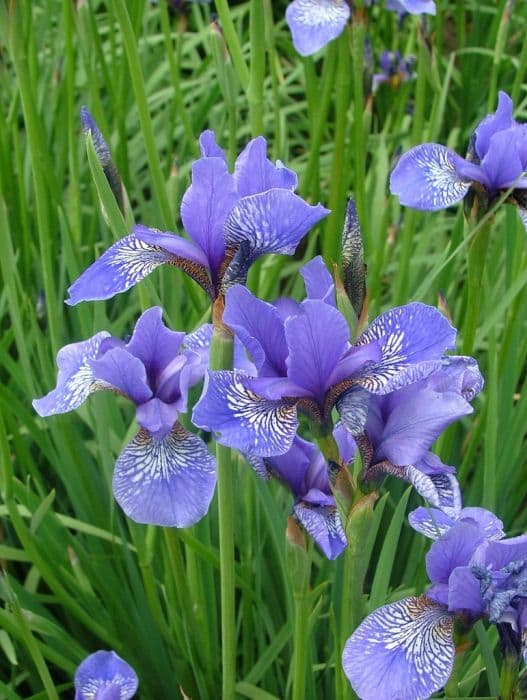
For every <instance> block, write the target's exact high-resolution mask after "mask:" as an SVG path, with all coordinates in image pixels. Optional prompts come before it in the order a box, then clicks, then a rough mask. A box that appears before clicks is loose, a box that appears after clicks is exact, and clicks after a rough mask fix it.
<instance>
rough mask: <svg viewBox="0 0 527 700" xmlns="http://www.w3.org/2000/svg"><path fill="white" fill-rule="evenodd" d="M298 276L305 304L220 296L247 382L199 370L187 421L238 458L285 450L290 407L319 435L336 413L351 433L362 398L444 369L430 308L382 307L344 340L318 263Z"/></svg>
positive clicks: (447, 338) (449, 340) (293, 416)
mask: <svg viewBox="0 0 527 700" xmlns="http://www.w3.org/2000/svg"><path fill="white" fill-rule="evenodd" d="M301 273H302V275H303V277H304V280H305V284H306V288H307V297H308V298H307V299H306V300H305V301H303V302H302V303H300V304H296V303H295V302H291V301H290V302H289V303H288V304H285V305H284V304H280V305H278V306H275V305H273V304H269V303H267V302H265V301H261V300H260V299H257V298H256V297H254V296H253V295H252V294H251V293H250V292H249V291H248V290H247V289H246V288H245V287H242V286H240V285H236V286H234V287H232V288H231V289H229V290H228V292H227V295H226V305H225V311H224V316H223V318H224V321H225V323H226V324H228V325H229V326H230V327H231V328H232V330H233V331H234V333H235V334H236V335H237V336H238V337H239V339H240V340H241V342H242V343H243V344H244V345H245V347H246V349H247V350H248V352H249V354H250V356H251V358H252V361H253V363H254V365H255V367H256V371H257V376H251V375H249V374H246V373H242V372H233V371H217V372H209V373H208V375H207V377H206V379H205V387H204V392H203V395H202V397H201V399H200V401H199V402H198V403H197V404H196V406H195V408H194V413H193V422H194V424H195V425H197V426H199V427H201V428H205V429H207V430H211V431H213V432H214V433H215V434H216V439H217V440H218V442H220V443H221V444H224V445H227V446H230V447H234V448H237V449H239V450H240V451H241V452H243V453H244V454H252V455H257V456H260V457H272V456H275V455H279V454H284V453H286V452H287V451H288V450H289V449H290V448H291V445H292V443H293V439H294V437H295V435H296V432H297V428H298V413H299V411H301V412H303V413H304V414H306V415H308V416H309V417H310V418H311V419H312V420H314V421H315V422H316V423H319V424H320V425H322V426H323V429H325V428H328V429H330V428H331V412H332V410H333V407H336V409H337V411H338V412H339V413H340V417H341V420H342V421H343V423H344V424H345V425H346V427H347V428H348V430H350V432H351V433H352V434H360V433H361V432H362V431H363V428H364V422H365V419H366V411H365V410H364V406H365V402H364V392H363V390H366V392H367V393H370V394H374V395H384V394H388V393H390V392H392V391H394V390H395V389H397V388H400V387H402V386H405V385H406V384H409V383H413V382H415V381H418V380H420V379H422V378H424V377H426V376H428V375H429V374H431V373H433V372H434V371H435V370H437V369H439V368H440V367H441V366H442V365H443V363H444V357H443V354H444V351H445V350H446V349H447V348H451V347H452V346H453V343H454V339H455V334H456V331H455V329H454V328H453V327H452V326H451V325H450V323H449V322H448V321H447V320H446V319H445V318H444V317H443V316H442V315H441V314H440V313H439V312H438V311H437V310H436V309H434V308H432V307H430V306H426V305H425V304H419V303H413V304H408V305H407V306H402V307H399V308H396V309H392V310H390V311H387V312H386V313H384V314H382V315H381V316H379V317H378V318H377V319H376V320H375V321H373V323H372V324H371V325H370V326H369V328H368V329H366V330H365V331H364V332H363V333H362V334H361V336H360V337H359V338H358V340H357V341H356V342H355V343H354V344H351V343H350V342H349V329H348V325H347V323H346V320H345V319H344V317H343V316H342V314H341V313H340V312H339V311H338V310H337V308H336V306H335V298H334V288H333V283H332V279H331V276H330V275H329V272H328V271H327V269H326V268H325V266H324V263H323V261H322V259H321V258H315V259H314V260H313V261H311V262H310V263H308V265H306V266H305V267H304V268H303V269H302V270H301Z"/></svg>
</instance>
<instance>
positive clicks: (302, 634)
mask: <svg viewBox="0 0 527 700" xmlns="http://www.w3.org/2000/svg"><path fill="white" fill-rule="evenodd" d="M306 593H307V591H305V590H304V591H303V592H302V593H296V594H295V596H294V600H295V629H294V636H293V647H294V648H293V693H292V698H293V700H305V697H306V647H307V633H308V622H309V615H308V609H307V605H306Z"/></svg>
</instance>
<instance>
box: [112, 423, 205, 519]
mask: <svg viewBox="0 0 527 700" xmlns="http://www.w3.org/2000/svg"><path fill="white" fill-rule="evenodd" d="M215 484H216V462H215V460H214V457H213V456H212V455H211V454H210V452H209V450H208V448H207V446H206V444H205V443H204V442H203V440H201V438H199V437H198V436H197V435H194V434H193V433H188V432H187V431H186V430H185V429H184V428H182V427H181V426H180V425H179V424H176V425H175V426H174V429H173V430H172V432H171V433H170V434H169V435H167V436H166V437H165V438H164V439H163V440H159V441H158V440H155V439H154V438H153V437H152V435H150V434H149V433H148V432H147V431H146V430H141V431H140V432H139V433H138V434H137V435H136V436H135V438H134V439H133V440H132V441H131V442H130V443H129V444H128V445H127V446H126V447H125V449H124V450H123V452H122V453H121V455H120V456H119V458H118V460H117V462H116V464H115V472H114V475H113V492H114V495H115V498H116V500H117V502H118V503H119V505H120V506H121V508H122V509H123V510H124V512H125V513H126V515H127V516H128V517H129V518H131V519H132V520H134V521H135V522H138V523H145V524H150V525H161V526H163V527H190V525H193V524H194V523H196V522H198V520H200V519H201V518H202V517H203V516H204V515H205V514H206V513H207V511H208V509H209V505H210V502H211V500H212V496H213V494H214V488H215Z"/></svg>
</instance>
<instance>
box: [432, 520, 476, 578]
mask: <svg viewBox="0 0 527 700" xmlns="http://www.w3.org/2000/svg"><path fill="white" fill-rule="evenodd" d="M484 540H485V535H484V534H483V533H482V532H481V531H480V529H479V528H478V527H476V526H474V525H471V524H470V523H462V522H457V523H456V524H455V525H454V526H453V527H451V528H450V530H448V531H447V532H446V533H445V534H444V535H443V536H442V537H440V538H439V539H438V540H436V541H435V542H434V543H433V545H432V546H431V547H430V551H429V552H428V554H427V555H426V571H427V573H428V577H429V579H430V581H432V583H448V579H449V577H450V574H451V573H452V571H454V569H455V568H456V567H458V566H467V565H468V564H469V563H470V561H471V559H472V557H473V555H474V553H475V551H476V549H477V548H478V546H479V545H480V544H481V543H482V542H483V541H484Z"/></svg>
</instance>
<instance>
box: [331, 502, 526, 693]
mask: <svg viewBox="0 0 527 700" xmlns="http://www.w3.org/2000/svg"><path fill="white" fill-rule="evenodd" d="M463 510H465V511H471V513H470V516H469V517H461V518H459V519H458V520H457V521H455V522H454V524H453V525H452V526H451V527H450V528H449V529H448V530H446V531H444V532H443V534H442V535H441V536H440V537H439V538H438V539H436V541H435V542H434V543H433V545H432V547H431V549H430V551H429V552H428V554H427V557H426V569H427V573H428V576H429V578H430V581H431V582H432V585H431V587H430V588H429V590H428V591H427V593H426V594H425V595H422V596H420V597H418V598H415V597H410V598H405V599H403V600H400V601H398V602H397V603H391V604H389V605H385V606H383V607H381V608H379V609H378V610H375V611H374V612H373V613H371V614H370V615H368V617H367V618H366V619H365V620H364V622H362V623H361V625H359V627H358V628H357V629H356V630H355V632H354V633H353V634H352V636H351V637H350V638H349V639H348V641H347V643H346V645H345V648H344V653H343V657H342V661H343V666H344V670H345V673H346V675H347V676H348V679H349V681H350V683H351V685H352V686H353V688H354V690H355V692H356V693H357V694H358V695H359V696H360V697H361V698H362V699H363V700H370V699H371V700H373V699H374V698H375V700H385V699H386V700H388V699H389V698H405V700H406V699H408V700H421V699H423V700H424V698H428V697H429V696H430V695H431V694H432V693H433V692H435V691H437V690H439V689H440V688H441V687H442V686H443V685H444V684H445V683H446V682H447V680H448V678H449V676H450V673H451V671H452V666H453V662H454V655H455V649H454V643H453V640H452V629H453V622H454V619H455V616H456V615H460V616H462V617H463V619H464V621H465V622H467V621H469V620H471V621H475V620H477V619H478V618H481V617H486V618H488V619H489V620H490V622H492V623H495V624H498V625H500V624H508V625H509V626H510V629H511V630H512V631H513V632H514V633H515V634H516V635H517V638H518V647H520V646H521V638H522V633H523V632H524V630H525V629H526V627H525V625H526V623H527V616H526V611H525V605H524V601H525V598H526V596H527V535H522V536H521V537H514V538H510V539H499V538H500V536H502V534H503V531H502V530H501V523H500V521H499V520H498V519H497V518H496V517H495V516H494V515H493V514H492V513H489V512H488V511H485V510H484V509H478V508H473V509H463ZM368 657H371V658H372V659H374V660H375V670H374V672H372V668H371V667H370V666H368V664H367V663H366V662H365V660H366V659H367V658H368Z"/></svg>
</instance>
